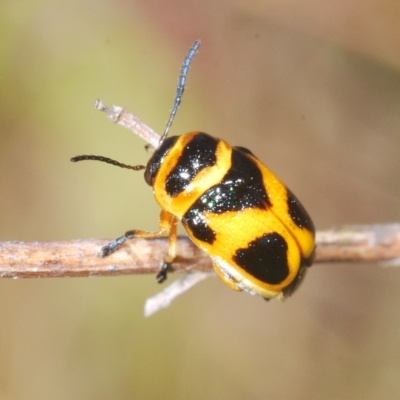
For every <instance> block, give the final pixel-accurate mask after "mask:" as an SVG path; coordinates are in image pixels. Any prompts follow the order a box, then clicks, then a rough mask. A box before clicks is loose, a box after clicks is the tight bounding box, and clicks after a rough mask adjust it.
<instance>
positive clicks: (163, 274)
mask: <svg viewBox="0 0 400 400" xmlns="http://www.w3.org/2000/svg"><path fill="white" fill-rule="evenodd" d="M170 267H171V263H167V262H164V263H163V265H162V266H161V269H160V271H159V272H158V274H157V276H156V280H157V282H158V283H163V282H165V281H166V280H167V275H168V270H169V269H170Z"/></svg>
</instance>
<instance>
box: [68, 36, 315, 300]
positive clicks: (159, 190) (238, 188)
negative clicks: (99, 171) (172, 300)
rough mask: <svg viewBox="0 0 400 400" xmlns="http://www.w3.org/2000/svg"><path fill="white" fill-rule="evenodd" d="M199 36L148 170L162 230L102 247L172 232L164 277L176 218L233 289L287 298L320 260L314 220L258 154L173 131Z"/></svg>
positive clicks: (109, 250) (112, 247) (172, 256)
mask: <svg viewBox="0 0 400 400" xmlns="http://www.w3.org/2000/svg"><path fill="white" fill-rule="evenodd" d="M199 46H200V42H199V41H196V42H195V43H194V44H193V46H192V47H191V48H190V50H189V52H188V55H187V56H186V58H185V60H184V63H183V65H182V68H181V74H180V77H179V81H178V86H177V90H176V96H175V100H174V105H173V108H172V111H171V113H170V117H169V120H168V122H167V125H166V128H165V131H164V134H163V135H162V136H161V138H160V141H159V145H158V147H157V148H156V149H155V152H154V154H153V155H152V157H151V158H150V160H149V162H148V163H147V166H142V165H137V166H130V165H126V164H122V163H120V162H118V161H115V160H112V159H110V158H106V157H102V156H89V155H82V156H76V157H74V158H72V159H71V161H82V160H97V161H103V162H107V163H110V164H113V165H116V166H119V167H122V168H128V169H133V170H141V169H145V180H146V182H147V183H148V184H149V185H150V186H152V187H153V191H154V195H155V198H156V201H157V202H158V204H159V205H160V207H161V209H162V211H161V214H160V228H159V230H158V231H157V232H147V231H142V230H131V231H128V232H126V233H125V235H124V236H121V237H119V238H118V239H116V240H115V241H113V242H111V243H109V244H108V245H107V246H104V247H103V248H102V250H101V256H102V257H104V256H107V255H108V254H110V253H112V252H113V251H115V250H116V249H117V248H118V247H119V246H121V245H122V244H123V243H124V242H125V241H126V240H127V239H132V238H155V237H159V236H162V235H166V234H167V235H169V247H168V255H167V256H166V257H165V258H164V263H163V264H162V267H161V270H160V272H159V273H158V275H157V280H158V281H159V282H163V281H164V280H165V279H166V277H167V271H168V269H169V267H170V266H171V264H172V263H173V261H174V259H175V258H176V242H177V223H178V221H181V222H182V224H183V226H184V227H185V229H186V231H187V233H188V235H189V236H190V238H191V239H192V241H193V242H194V243H195V244H196V245H197V246H198V247H199V248H201V249H202V250H204V251H205V252H206V253H207V254H208V255H209V256H210V257H211V259H212V263H213V266H214V269H215V271H216V272H217V274H218V275H219V277H220V278H221V279H222V280H223V281H224V282H225V283H226V284H227V285H229V286H230V287H231V288H232V289H235V290H245V291H247V292H249V293H251V294H259V295H261V296H263V297H264V298H266V299H269V298H278V299H281V300H282V299H284V298H285V297H287V296H289V295H290V294H291V293H292V292H293V291H294V290H295V289H296V288H297V287H298V285H299V283H300V282H301V281H302V279H303V277H304V274H305V270H306V267H308V266H310V265H311V263H312V261H313V258H314V247H315V241H314V235H315V232H314V226H313V223H312V221H311V218H310V217H309V215H308V213H307V211H306V210H305V209H304V207H303V206H302V205H301V203H300V202H299V200H298V199H297V198H296V197H295V196H294V194H293V193H292V192H291V191H290V190H289V189H288V188H287V187H286V186H285V185H284V184H283V183H282V182H281V181H280V180H279V179H278V178H277V177H276V176H275V175H274V174H273V173H272V172H271V171H270V170H269V169H268V168H267V167H265V166H264V165H263V164H262V163H261V162H260V160H259V159H258V158H257V157H256V156H254V155H253V153H252V152H251V151H249V150H247V149H246V148H244V147H231V146H230V145H229V144H228V143H226V142H225V141H224V140H221V139H217V138H215V137H213V136H210V135H208V134H206V133H202V132H191V133H186V134H184V135H181V136H170V137H168V131H169V129H170V127H171V125H172V121H173V119H174V117H175V114H176V111H177V109H178V107H179V104H180V102H181V98H182V95H183V92H184V87H185V82H186V75H187V72H188V69H189V66H190V63H191V60H192V59H193V57H194V55H195V53H196V51H197V49H198V48H199Z"/></svg>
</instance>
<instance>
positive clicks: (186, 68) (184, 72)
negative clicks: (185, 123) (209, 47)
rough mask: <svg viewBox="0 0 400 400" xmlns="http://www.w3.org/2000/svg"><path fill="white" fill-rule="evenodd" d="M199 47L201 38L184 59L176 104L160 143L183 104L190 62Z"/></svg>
mask: <svg viewBox="0 0 400 400" xmlns="http://www.w3.org/2000/svg"><path fill="white" fill-rule="evenodd" d="M199 47H200V40H196V41H195V42H194V43H193V45H192V47H191V48H190V49H189V51H188V53H187V55H186V57H185V59H184V61H183V64H182V67H181V73H180V75H179V79H178V86H177V88H176V94H175V99H174V104H173V107H172V110H171V113H170V115H169V119H168V122H167V125H166V126H165V130H164V133H163V134H162V136H161V138H160V142H159V145H161V143H162V142H163V141H164V140H165V138H166V137H167V136H168V132H169V129H170V128H171V125H172V122H173V120H174V118H175V114H176V112H177V111H178V108H179V105H180V104H181V100H182V95H183V92H184V91H185V84H186V76H187V73H188V71H189V67H190V64H191V62H192V60H193V57H194V56H195V54H196V52H197V50H198V49H199Z"/></svg>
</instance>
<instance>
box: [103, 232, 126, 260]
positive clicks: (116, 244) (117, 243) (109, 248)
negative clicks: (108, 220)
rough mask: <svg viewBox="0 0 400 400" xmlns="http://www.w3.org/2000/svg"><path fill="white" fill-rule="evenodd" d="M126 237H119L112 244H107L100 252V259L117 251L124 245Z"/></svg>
mask: <svg viewBox="0 0 400 400" xmlns="http://www.w3.org/2000/svg"><path fill="white" fill-rule="evenodd" d="M125 240H126V237H125V236H121V237H119V238H118V239H116V240H114V242H111V243H108V244H107V245H106V246H104V247H102V248H101V250H100V257H107V256H108V255H110V254H111V253H113V252H114V251H115V250H117V249H118V247H120V246H121V245H122V244H124V243H125Z"/></svg>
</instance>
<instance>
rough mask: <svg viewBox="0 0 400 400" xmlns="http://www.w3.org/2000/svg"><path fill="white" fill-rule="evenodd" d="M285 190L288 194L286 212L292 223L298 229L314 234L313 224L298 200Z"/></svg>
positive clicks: (289, 191)
mask: <svg viewBox="0 0 400 400" xmlns="http://www.w3.org/2000/svg"><path fill="white" fill-rule="evenodd" d="M286 190H287V194H288V198H287V206H288V212H289V215H290V217H291V218H292V220H293V222H294V223H295V224H296V225H297V226H298V227H299V228H305V229H307V230H308V231H310V232H312V233H313V234H315V228H314V224H313V222H312V220H311V218H310V216H309V215H308V213H307V211H306V209H305V208H304V207H303V205H302V204H301V203H300V201H299V200H298V198H297V197H296V196H295V195H294V194H293V193H292V191H291V190H290V189H288V188H286Z"/></svg>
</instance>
